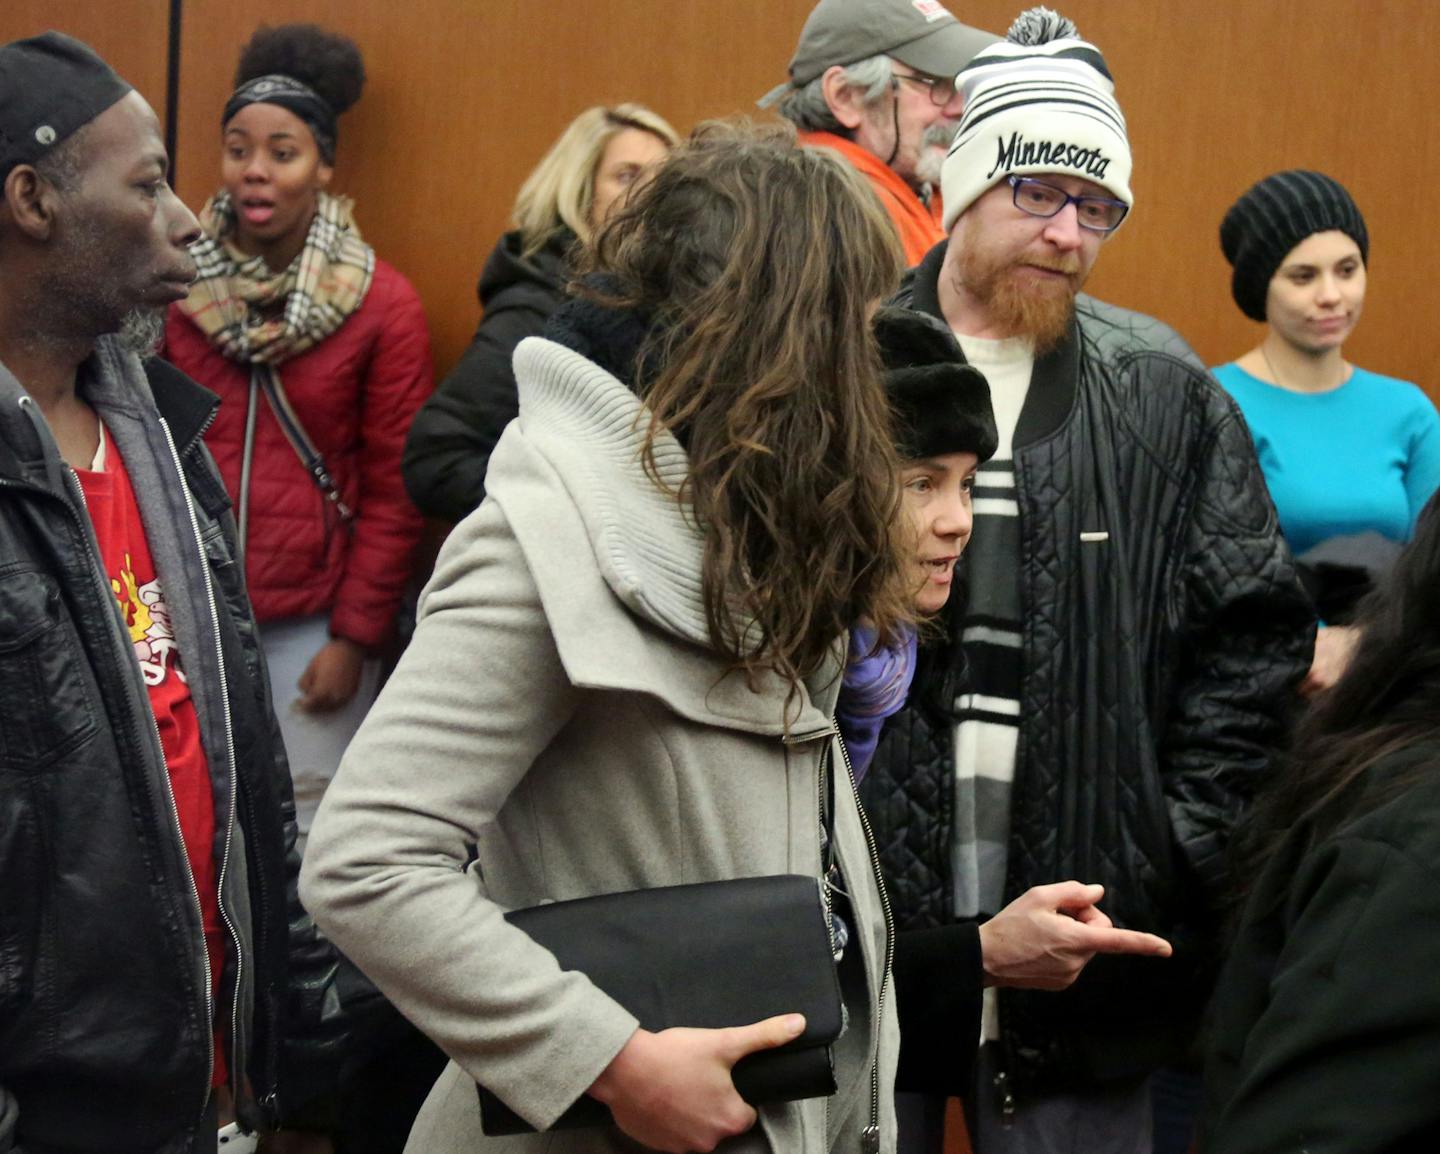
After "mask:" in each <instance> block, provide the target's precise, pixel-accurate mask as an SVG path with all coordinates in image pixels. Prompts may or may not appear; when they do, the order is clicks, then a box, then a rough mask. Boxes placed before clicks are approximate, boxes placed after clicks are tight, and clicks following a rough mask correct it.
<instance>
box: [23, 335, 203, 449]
mask: <svg viewBox="0 0 1440 1154" xmlns="http://www.w3.org/2000/svg"><path fill="white" fill-rule="evenodd" d="M79 384H80V388H81V390H82V392H83V393H84V396H85V399H86V400H87V401H89V402H90V403H91V404H92V405H94V406H95V407H96V408H98V409H105V408H111V409H117V410H120V411H122V412H126V413H129V414H131V415H136V414H139V413H141V412H143V411H144V410H146V409H147V408H152V407H153V408H154V409H155V410H157V411H158V412H159V414H160V416H162V417H164V418H165V420H166V421H167V423H168V424H169V425H170V431H171V434H172V436H174V438H175V443H176V445H177V447H178V448H179V449H180V451H181V452H184V451H185V450H186V449H188V448H189V447H190V446H191V445H192V444H193V443H194V441H195V440H196V439H197V438H198V437H199V436H200V434H201V433H203V432H204V431H205V428H206V427H207V426H208V425H209V423H210V421H211V419H212V415H213V413H214V412H215V410H216V408H218V407H219V404H220V398H219V397H217V396H216V395H215V394H214V393H212V392H210V391H209V390H208V389H205V388H202V387H201V386H200V385H197V384H196V383H195V382H194V381H192V380H191V379H190V378H189V377H187V376H186V375H185V374H184V373H182V372H181V371H180V370H179V369H177V368H175V367H174V366H173V365H171V364H169V363H168V362H166V361H162V360H160V359H159V358H158V357H152V358H151V359H149V360H147V361H145V362H143V363H142V362H141V361H140V359H139V358H138V357H136V356H135V355H134V354H133V353H130V352H128V351H126V350H125V349H124V348H123V347H122V346H121V344H120V342H119V340H118V338H116V337H113V336H105V337H101V338H100V340H99V341H97V342H96V344H95V351H94V352H93V353H92V354H91V355H90V357H89V358H88V359H87V360H86V361H85V363H84V364H82V365H81V366H80V369H79ZM22 398H25V399H26V400H27V402H28V398H29V394H28V393H27V392H26V391H25V387H24V386H23V385H22V384H21V383H20V381H19V380H18V379H17V378H16V377H15V375H14V374H13V373H11V372H10V371H9V370H8V369H7V368H6V367H5V366H4V365H3V364H0V446H3V447H4V449H8V450H9V451H8V452H7V451H3V450H0V472H3V473H7V474H9V475H13V476H17V477H18V476H24V475H25V472H26V470H25V469H24V468H23V465H25V464H33V463H35V462H39V461H41V460H43V458H44V457H45V455H46V453H47V452H48V449H47V447H46V445H45V443H44V441H43V440H42V439H41V438H40V437H39V435H38V433H37V431H36V429H35V428H34V426H33V423H32V422H31V421H30V420H28V419H26V418H25V416H24V413H23V412H22V410H21V408H20V402H21V399H22ZM29 403H33V402H29Z"/></svg>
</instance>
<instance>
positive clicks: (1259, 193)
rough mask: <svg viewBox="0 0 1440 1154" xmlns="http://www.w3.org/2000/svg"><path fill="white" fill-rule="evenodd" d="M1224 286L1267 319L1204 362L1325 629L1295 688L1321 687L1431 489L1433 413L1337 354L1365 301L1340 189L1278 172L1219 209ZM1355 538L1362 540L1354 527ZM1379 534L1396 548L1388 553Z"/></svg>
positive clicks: (1436, 430)
mask: <svg viewBox="0 0 1440 1154" xmlns="http://www.w3.org/2000/svg"><path fill="white" fill-rule="evenodd" d="M1220 247H1221V248H1222V249H1223V250H1224V253H1225V257H1226V259H1227V260H1228V261H1229V262H1230V264H1231V266H1232V267H1233V268H1234V275H1233V277H1232V279H1231V291H1232V293H1233V294H1234V297H1235V303H1236V304H1237V305H1239V306H1240V311H1241V312H1243V313H1244V314H1245V315H1246V316H1247V317H1249V318H1250V319H1251V320H1255V321H1262V322H1264V323H1265V324H1266V325H1267V326H1268V328H1267V329H1266V332H1265V336H1264V338H1263V339H1262V340H1261V342H1260V343H1259V344H1258V345H1257V346H1256V347H1255V348H1253V349H1251V350H1250V351H1249V352H1248V353H1246V354H1245V355H1244V356H1242V357H1240V358H1239V359H1238V360H1236V361H1234V362H1233V363H1231V364H1228V365H1222V366H1220V367H1219V368H1217V369H1215V370H1214V371H1215V377H1216V379H1217V380H1219V382H1220V383H1221V384H1222V385H1223V386H1224V387H1225V388H1226V390H1228V391H1229V393H1230V394H1231V395H1232V396H1233V397H1234V398H1235V400H1236V401H1237V402H1238V403H1239V405H1240V408H1241V410H1242V411H1243V412H1244V414H1245V420H1246V422H1247V423H1248V424H1249V426H1250V431H1251V433H1252V434H1253V436H1254V438H1255V449H1256V453H1257V455H1258V456H1259V458H1260V466H1261V468H1262V469H1263V470H1264V472H1265V481H1266V484H1267V485H1268V486H1269V488H1270V496H1271V498H1272V499H1273V500H1274V502H1275V508H1276V511H1277V512H1278V513H1279V515H1280V527H1281V529H1282V531H1283V532H1284V534H1285V540H1286V542H1287V543H1288V544H1289V546H1290V548H1291V550H1292V551H1293V552H1294V553H1295V555H1296V558H1297V560H1298V561H1299V562H1300V564H1301V567H1302V571H1304V572H1305V573H1306V575H1307V581H1308V582H1309V583H1310V585H1311V589H1312V592H1313V593H1315V594H1316V600H1317V602H1318V603H1319V607H1320V613H1321V616H1322V617H1323V618H1324V619H1325V626H1324V627H1322V628H1321V630H1320V634H1319V637H1318V639H1317V641H1316V645H1315V663H1314V665H1313V666H1312V667H1311V670H1310V676H1309V677H1308V678H1307V679H1306V681H1305V683H1304V685H1303V686H1302V689H1303V690H1304V691H1305V692H1307V693H1314V692H1316V691H1318V690H1321V689H1325V688H1328V687H1329V686H1330V685H1331V684H1332V683H1333V682H1334V681H1335V678H1336V677H1337V676H1338V675H1339V673H1340V670H1341V669H1343V667H1344V663H1345V660H1346V658H1347V656H1348V654H1349V651H1350V648H1351V646H1352V645H1353V643H1354V633H1353V630H1351V629H1350V627H1349V626H1348V625H1347V624H1345V623H1346V622H1347V621H1348V620H1349V617H1350V613H1351V612H1352V611H1353V608H1354V603H1355V601H1356V600H1358V597H1359V594H1360V593H1361V592H1363V591H1364V587H1365V586H1366V585H1367V584H1368V581H1367V580H1365V579H1364V577H1363V576H1362V574H1364V573H1365V572H1367V571H1368V572H1370V573H1371V574H1372V575H1373V573H1374V572H1377V571H1378V570H1376V568H1375V566H1376V565H1377V564H1379V563H1380V558H1381V557H1382V556H1383V555H1387V553H1388V555H1389V556H1390V557H1393V555H1394V554H1395V553H1398V552H1399V546H1400V545H1401V544H1402V543H1404V542H1405V541H1408V540H1409V539H1410V536H1411V534H1412V533H1413V532H1414V529H1415V519H1416V517H1417V516H1418V515H1419V513H1420V510H1421V508H1422V507H1423V506H1424V504H1425V502H1426V501H1427V500H1428V499H1429V497H1430V494H1431V493H1433V492H1434V491H1435V488H1436V486H1437V485H1440V417H1437V416H1436V413H1435V406H1434V405H1433V404H1432V403H1431V402H1430V400H1429V398H1428V397H1426V396H1425V394H1424V393H1423V392H1421V391H1420V389H1418V388H1416V386H1414V385H1412V384H1410V383H1409V382H1407V381H1398V380H1395V379H1394V378H1392V377H1383V376H1381V375H1380V374H1379V373H1372V372H1370V371H1368V370H1367V369H1362V368H1360V367H1358V366H1357V365H1354V364H1352V363H1350V362H1349V361H1347V360H1346V359H1345V354H1344V345H1345V342H1346V340H1347V339H1348V338H1349V336H1350V334H1351V332H1353V331H1354V328H1355V325H1356V323H1357V322H1358V321H1359V320H1360V312H1361V309H1362V308H1363V307H1364V304H1365V286H1366V276H1367V271H1368V270H1367V263H1368V260H1369V253H1370V237H1369V234H1368V232H1367V231H1366V228H1365V218H1364V217H1362V216H1361V215H1360V209H1359V208H1358V207H1356V205H1355V202H1354V201H1353V200H1352V199H1351V198H1350V194H1349V193H1348V192H1346V191H1345V189H1344V188H1343V187H1341V185H1340V184H1339V183H1338V182H1337V181H1335V180H1332V179H1331V178H1330V177H1328V176H1325V175H1324V174H1322V173H1319V172H1305V171H1301V170H1293V171H1289V172H1277V173H1275V174H1274V175H1272V176H1267V177H1266V178H1265V179H1264V180H1262V181H1260V182H1259V183H1258V184H1256V185H1254V186H1253V187H1251V188H1250V189H1249V190H1248V191H1247V192H1246V193H1245V195H1244V196H1242V197H1241V198H1240V199H1239V200H1237V201H1236V202H1235V203H1234V204H1233V205H1232V206H1231V207H1230V210H1229V211H1228V212H1227V213H1226V214H1225V219H1224V221H1223V222H1222V223H1221V225H1220ZM1362 534H1363V535H1364V536H1361V535H1362ZM1379 538H1385V539H1387V540H1388V541H1389V542H1393V545H1392V546H1391V547H1390V549H1389V550H1388V551H1387V550H1386V548H1385V545H1386V541H1382V540H1380V539H1379Z"/></svg>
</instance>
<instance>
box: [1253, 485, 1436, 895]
mask: <svg viewBox="0 0 1440 1154" xmlns="http://www.w3.org/2000/svg"><path fill="white" fill-rule="evenodd" d="M1356 628H1357V629H1358V630H1359V634H1360V636H1359V640H1358V641H1357V643H1356V646H1355V650H1354V653H1353V654H1352V655H1351V658H1350V663H1349V665H1348V666H1347V667H1346V669H1345V672H1344V673H1343V674H1342V675H1341V677H1340V680H1339V681H1337V682H1336V683H1335V684H1334V686H1332V687H1331V688H1330V689H1329V690H1327V691H1326V692H1325V693H1323V694H1322V695H1321V696H1320V697H1318V698H1317V699H1316V701H1315V704H1314V705H1313V706H1312V707H1311V708H1310V710H1309V712H1307V713H1306V714H1305V716H1304V717H1303V718H1302V719H1301V720H1300V723H1299V725H1298V726H1297V728H1296V732H1295V741H1294V744H1293V747H1292V749H1291V751H1290V754H1289V756H1288V757H1287V758H1286V759H1285V764H1284V766H1283V767H1282V769H1281V771H1280V773H1279V774H1278V775H1277V776H1276V779H1275V782H1274V783H1273V785H1272V786H1271V787H1270V788H1269V789H1268V790H1267V791H1266V792H1265V793H1264V794H1263V795H1262V796H1261V797H1260V798H1259V800H1258V801H1257V802H1256V804H1255V806H1254V808H1253V809H1252V811H1251V813H1250V814H1249V815H1248V816H1247V818H1246V820H1245V821H1244V823H1243V824H1242V825H1241V827H1240V829H1239V830H1238V831H1237V832H1236V837H1235V844H1234V846H1233V852H1234V860H1235V863H1236V872H1235V876H1236V877H1238V878H1253V877H1255V876H1258V873H1259V869H1260V867H1261V866H1262V865H1263V864H1264V862H1265V861H1266V860H1267V859H1268V857H1269V855H1270V853H1271V852H1272V851H1273V850H1274V848H1275V846H1276V844H1277V843H1278V842H1279V841H1280V840H1281V839H1282V838H1283V837H1284V836H1285V834H1286V833H1287V832H1288V831H1289V830H1291V829H1292V828H1295V827H1297V826H1308V827H1309V829H1310V831H1311V832H1310V836H1311V838H1312V840H1319V839H1321V838H1323V837H1324V836H1325V835H1326V834H1327V833H1330V832H1333V831H1334V830H1335V829H1336V827H1337V826H1339V825H1340V824H1341V823H1342V822H1344V821H1345V820H1347V819H1348V818H1351V817H1356V816H1359V813H1360V812H1361V811H1360V810H1359V809H1358V808H1357V803H1358V802H1359V795H1360V792H1361V787H1362V786H1363V783H1364V778H1365V774H1366V771H1367V770H1368V769H1370V767H1371V766H1373V765H1375V764H1376V763H1377V762H1379V761H1381V760H1383V759H1385V758H1388V757H1391V756H1393V755H1394V754H1396V753H1399V752H1401V751H1402V750H1405V749H1408V748H1409V747H1411V746H1413V745H1416V744H1418V743H1420V742H1422V741H1426V740H1433V739H1436V738H1440V495H1437V496H1435V497H1432V498H1431V499H1430V502H1429V504H1427V505H1426V506H1425V509H1424V510H1423V511H1422V513H1421V514H1420V518H1419V522H1418V524H1417V526H1416V530H1415V538H1414V540H1413V541H1411V542H1410V544H1409V545H1408V546H1407V547H1406V549H1405V551H1404V552H1403V553H1402V554H1401V555H1400V557H1399V559H1398V560H1397V561H1396V562H1395V566H1394V568H1392V569H1391V571H1390V572H1389V573H1388V574H1386V576H1385V578H1384V579H1382V581H1381V582H1380V583H1379V584H1378V585H1377V586H1376V588H1375V589H1374V590H1373V591H1372V592H1371V593H1369V594H1367V596H1366V598H1365V599H1364V600H1363V601H1362V602H1361V605H1360V611H1359V615H1358V617H1357V619H1356ZM1422 771H1423V770H1417V771H1416V772H1422ZM1411 780H1413V779H1411V778H1409V777H1407V776H1406V775H1405V774H1399V775H1397V776H1396V777H1395V778H1394V780H1392V781H1391V782H1390V788H1391V790H1392V791H1394V792H1403V791H1404V789H1405V787H1406V786H1407V785H1408V784H1410V783H1411ZM1364 793H1365V799H1364V802H1363V804H1364V805H1365V806H1366V807H1373V806H1375V805H1377V804H1380V803H1381V802H1383V801H1384V800H1385V797H1386V795H1385V794H1382V793H1381V792H1379V791H1376V790H1367V791H1364ZM1239 896H1243V895H1239Z"/></svg>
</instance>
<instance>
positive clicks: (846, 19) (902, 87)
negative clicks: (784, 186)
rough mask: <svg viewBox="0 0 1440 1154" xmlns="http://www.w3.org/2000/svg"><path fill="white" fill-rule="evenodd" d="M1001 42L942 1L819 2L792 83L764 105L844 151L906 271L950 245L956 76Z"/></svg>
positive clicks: (818, 141)
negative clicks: (943, 166)
mask: <svg viewBox="0 0 1440 1154" xmlns="http://www.w3.org/2000/svg"><path fill="white" fill-rule="evenodd" d="M997 39H998V37H995V36H992V35H990V33H988V32H981V31H980V30H979V29H977V28H971V27H969V26H968V25H965V24H961V23H960V21H958V20H956V19H955V17H954V16H953V15H952V14H951V13H950V12H949V11H948V10H947V9H946V8H945V7H944V5H943V4H941V3H940V0H820V3H819V4H817V5H816V6H815V8H814V10H813V11H812V12H811V13H810V16H809V18H808V19H807V20H806V21H805V27H804V29H803V30H802V31H801V33H800V43H799V44H798V45H797V46H796V48H795V55H794V57H793V58H792V59H791V61H790V78H789V80H787V81H786V82H785V83H784V84H781V85H780V86H778V87H777V88H774V89H772V90H771V91H770V92H768V93H766V94H765V95H764V96H763V97H761V99H760V101H759V103H760V106H761V107H762V108H768V107H770V106H771V105H778V107H777V108H776V111H777V112H779V113H780V115H781V116H783V117H785V119H787V120H789V121H790V122H792V123H793V124H794V125H795V126H796V127H797V128H799V129H800V140H801V143H803V144H806V145H809V146H811V147H816V148H829V149H832V150H833V151H835V152H838V153H839V154H840V155H841V156H843V157H844V158H845V159H846V160H847V161H848V162H849V163H850V164H851V165H853V166H854V167H855V169H856V170H857V171H859V172H860V174H861V175H862V176H864V177H865V179H866V180H867V181H868V182H869V183H870V186H871V187H872V188H873V189H874V190H875V195H876V196H878V197H879V198H880V203H881V204H882V205H884V207H885V211H886V212H887V213H889V215H890V219H891V220H892V221H893V222H894V223H895V229H896V232H898V233H899V235H900V244H901V247H902V248H903V249H904V252H905V263H906V264H907V265H914V264H918V263H919V261H920V258H921V257H923V256H924V255H925V254H926V253H927V252H928V251H929V250H930V249H931V248H933V247H934V246H935V245H937V244H939V243H940V241H942V240H943V239H944V238H945V234H944V232H943V231H941V228H940V204H939V200H940V197H939V191H938V190H939V183H940V162H941V161H942V160H943V159H944V158H945V150H946V149H947V148H949V147H950V140H951V138H952V137H953V136H954V135H955V125H956V124H957V123H958V120H959V116H960V112H961V100H960V96H959V95H958V94H957V92H956V89H955V74H956V73H957V72H959V71H960V69H961V68H963V67H965V65H966V64H968V63H969V61H970V58H971V57H973V56H974V55H975V53H977V52H979V51H980V49H982V48H984V47H986V46H987V45H989V44H993V43H994V42H995V41H996V40H997Z"/></svg>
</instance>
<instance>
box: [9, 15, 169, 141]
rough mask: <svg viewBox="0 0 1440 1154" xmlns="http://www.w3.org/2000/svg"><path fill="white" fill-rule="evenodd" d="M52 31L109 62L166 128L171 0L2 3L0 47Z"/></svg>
mask: <svg viewBox="0 0 1440 1154" xmlns="http://www.w3.org/2000/svg"><path fill="white" fill-rule="evenodd" d="M51 28H53V29H55V30H56V31H57V32H65V33H68V34H69V35H71V36H74V37H77V38H78V39H80V40H83V41H85V42H86V43H87V44H89V45H90V46H91V47H92V48H94V49H95V51H96V52H98V53H100V55H101V56H103V57H105V59H106V60H107V61H109V62H110V66H111V67H112V68H114V69H115V71H116V72H118V73H120V75H121V76H123V77H125V79H126V80H128V81H129V82H130V83H131V84H133V85H134V86H135V87H136V88H138V89H139V90H140V93H141V94H142V95H143V96H144V97H145V99H146V100H148V101H149V102H150V106H151V107H152V108H154V109H155V114H156V115H157V116H159V117H160V122H161V123H162V124H163V123H164V122H165V65H166V56H167V53H168V49H169V42H170V4H169V0H0V44H5V43H8V42H9V41H11V40H19V39H21V38H22V37H25V36H35V35H37V34H39V33H41V32H44V31H46V30H47V29H51Z"/></svg>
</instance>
